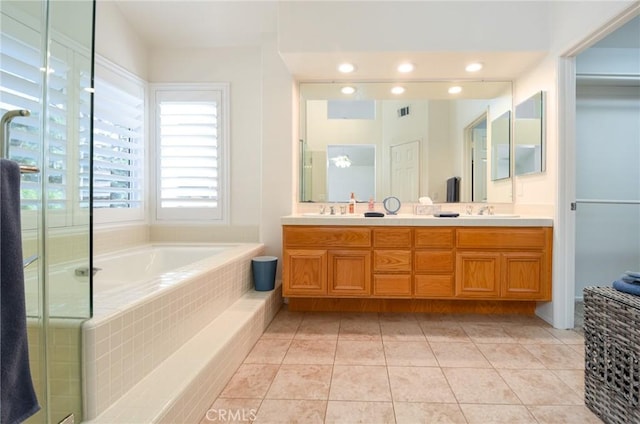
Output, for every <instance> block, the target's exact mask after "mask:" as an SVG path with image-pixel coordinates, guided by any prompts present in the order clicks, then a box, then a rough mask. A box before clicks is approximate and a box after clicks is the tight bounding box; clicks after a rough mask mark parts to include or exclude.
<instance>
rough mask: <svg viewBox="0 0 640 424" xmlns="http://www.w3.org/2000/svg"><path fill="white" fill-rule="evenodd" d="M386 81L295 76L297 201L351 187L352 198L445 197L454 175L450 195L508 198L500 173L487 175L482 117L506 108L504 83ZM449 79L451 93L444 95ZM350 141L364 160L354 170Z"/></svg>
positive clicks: (336, 197)
mask: <svg viewBox="0 0 640 424" xmlns="http://www.w3.org/2000/svg"><path fill="white" fill-rule="evenodd" d="M396 85H398V84H391V83H375V82H366V83H314V82H309V83H301V84H300V148H299V151H300V169H299V171H300V172H299V176H300V198H299V200H300V201H302V202H346V201H348V197H347V195H348V194H350V193H351V192H354V193H355V195H356V198H357V199H358V201H360V202H366V201H368V200H369V198H370V197H373V198H374V199H375V200H376V201H377V202H381V201H382V200H383V199H384V198H385V197H388V196H395V197H398V198H399V199H400V200H401V201H403V202H417V201H418V198H419V197H422V196H429V197H431V198H432V199H433V201H434V202H446V201H447V197H448V196H447V194H448V193H447V180H450V179H451V178H454V177H457V178H459V192H458V193H457V195H456V196H455V199H456V201H460V202H474V201H475V202H492V203H507V202H511V201H512V198H511V194H512V187H511V179H510V178H508V177H509V175H507V176H506V178H505V177H502V178H501V179H499V180H494V179H493V178H492V176H491V174H490V172H491V169H492V162H493V161H494V160H495V159H494V157H495V156H494V155H493V154H492V149H493V147H492V141H491V140H492V131H493V130H492V126H491V125H487V123H491V122H493V121H494V120H495V119H496V118H498V117H501V116H504V114H507V115H509V114H510V111H511V106H512V84H511V82H510V81H490V82H487V81H465V82H456V83H452V82H444V81H433V82H408V83H402V84H399V85H400V86H401V87H402V88H403V89H404V91H403V92H402V93H401V94H393V93H392V88H393V87H395V86H396ZM454 86H457V87H458V91H457V92H453V93H450V89H451V88H452V87H454ZM345 87H349V89H345ZM509 136H510V134H509V132H507V133H506V137H507V138H508V137H509ZM500 140H501V143H502V142H504V141H505V139H504V137H503V135H501V136H500ZM506 142H507V143H509V139H507V141H506ZM355 146H367V147H366V149H365V150H364V151H366V152H367V153H366V154H365V156H366V155H369V156H371V155H373V160H372V161H371V162H370V163H371V165H366V166H363V167H359V168H357V169H356V167H357V166H360V165H358V164H360V163H361V162H360V161H361V160H362V155H361V153H362V152H361V151H352V149H353V148H354V147H355ZM509 152H510V149H508V148H507V150H506V151H505V152H502V150H501V156H500V157H503V156H504V155H505V154H506V155H509ZM336 161H338V162H337V163H339V164H340V166H342V167H340V166H336ZM347 164H348V165H347ZM352 166H353V167H354V168H353V169H352V170H351V171H349V168H350V167H352ZM364 175H367V177H363V176H364ZM364 178H370V179H371V181H368V182H367V184H365V181H364V180H363V179H364ZM337 181H339V183H336V182H337ZM338 187H339V190H338ZM371 193H372V194H371ZM449 198H451V197H449Z"/></svg>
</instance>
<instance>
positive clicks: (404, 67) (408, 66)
mask: <svg viewBox="0 0 640 424" xmlns="http://www.w3.org/2000/svg"><path fill="white" fill-rule="evenodd" d="M414 68H415V67H414V66H413V63H401V64H400V65H398V72H402V73H403V74H405V73H407V72H411V71H413V69H414Z"/></svg>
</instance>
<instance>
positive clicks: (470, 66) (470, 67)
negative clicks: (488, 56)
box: [464, 62, 482, 72]
mask: <svg viewBox="0 0 640 424" xmlns="http://www.w3.org/2000/svg"><path fill="white" fill-rule="evenodd" d="M480 69H482V63H480V62H475V63H470V64H468V65H467V67H466V68H464V70H465V71H467V72H478V71H479V70H480Z"/></svg>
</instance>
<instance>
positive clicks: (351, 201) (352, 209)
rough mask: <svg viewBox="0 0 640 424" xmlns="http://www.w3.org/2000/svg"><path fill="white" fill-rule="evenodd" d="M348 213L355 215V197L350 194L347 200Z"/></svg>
mask: <svg viewBox="0 0 640 424" xmlns="http://www.w3.org/2000/svg"><path fill="white" fill-rule="evenodd" d="M349 213H350V214H352V215H353V214H354V213H356V196H355V195H354V194H353V192H351V197H350V198H349Z"/></svg>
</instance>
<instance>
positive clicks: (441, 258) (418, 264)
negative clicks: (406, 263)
mask: <svg viewBox="0 0 640 424" xmlns="http://www.w3.org/2000/svg"><path fill="white" fill-rule="evenodd" d="M454 263H455V256H454V254H453V251H451V250H422V251H416V252H415V271H416V272H453V270H454Z"/></svg>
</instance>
